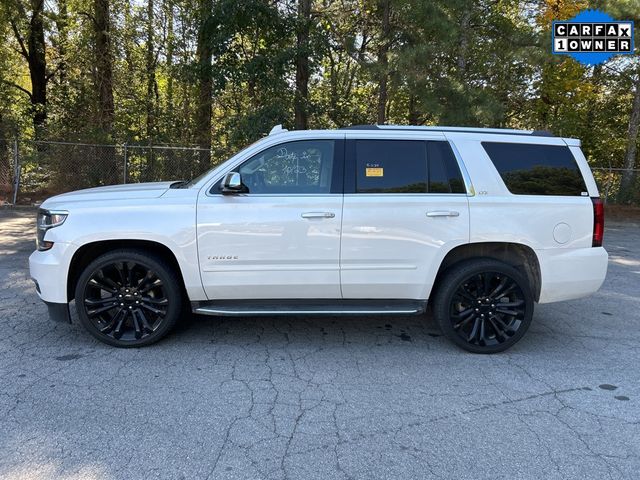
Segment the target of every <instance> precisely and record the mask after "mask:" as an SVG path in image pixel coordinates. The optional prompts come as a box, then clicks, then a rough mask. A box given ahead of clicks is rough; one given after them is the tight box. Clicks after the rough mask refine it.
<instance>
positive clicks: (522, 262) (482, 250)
mask: <svg viewBox="0 0 640 480" xmlns="http://www.w3.org/2000/svg"><path fill="white" fill-rule="evenodd" d="M472 258H492V259H495V260H499V261H501V262H504V263H506V264H508V265H511V266H513V267H515V268H517V269H518V270H520V271H521V272H523V273H524V274H525V276H526V277H527V279H528V280H529V285H530V286H531V290H532V293H533V298H534V299H535V301H538V300H539V298H540V288H541V285H542V276H541V272H540V262H539V260H538V256H537V255H536V253H535V251H534V250H533V249H532V248H531V247H529V246H528V245H524V244H521V243H511V242H474V243H465V244H463V245H458V246H456V247H454V248H452V249H451V250H450V251H449V252H447V254H446V255H445V256H444V258H443V259H442V262H441V263H440V267H439V268H438V272H437V273H436V277H435V280H434V283H433V288H432V291H434V290H435V289H436V288H437V285H438V282H439V280H440V279H441V277H442V275H443V274H444V272H445V271H447V270H448V269H449V268H451V267H452V266H453V265H457V264H459V263H460V262H463V261H465V260H469V259H472ZM432 296H433V295H430V297H432Z"/></svg>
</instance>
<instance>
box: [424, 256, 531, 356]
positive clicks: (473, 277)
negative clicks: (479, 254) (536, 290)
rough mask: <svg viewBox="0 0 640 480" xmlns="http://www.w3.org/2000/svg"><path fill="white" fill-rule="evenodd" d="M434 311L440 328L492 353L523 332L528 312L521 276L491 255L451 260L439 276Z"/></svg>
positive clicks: (471, 346)
mask: <svg viewBox="0 0 640 480" xmlns="http://www.w3.org/2000/svg"><path fill="white" fill-rule="evenodd" d="M433 312H434V316H435V318H436V320H437V322H438V324H439V325H440V328H441V329H442V331H443V333H444V334H445V335H446V336H447V337H448V338H449V339H450V340H451V341H453V343H455V344H456V345H458V346H459V347H461V348H463V349H465V350H467V351H470V352H474V353H496V352H501V351H504V350H506V349H507V348H510V347H511V346H513V345H514V344H515V343H516V342H517V341H518V340H520V339H521V338H522V336H523V335H524V334H525V332H526V331H527V329H528V328H529V325H530V324H531V318H532V316H533V295H532V293H531V287H530V285H529V282H528V281H527V278H526V276H524V275H523V274H522V273H520V272H519V271H518V270H517V269H515V268H514V267H512V266H510V265H507V264H505V263H503V262H500V261H497V260H493V259H478V260H469V261H465V262H463V263H461V264H458V265H454V266H453V267H451V268H450V269H449V270H447V271H446V272H445V274H444V275H443V276H442V278H441V280H440V281H439V285H438V286H437V290H436V294H435V297H434V302H433Z"/></svg>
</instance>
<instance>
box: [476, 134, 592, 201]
mask: <svg viewBox="0 0 640 480" xmlns="http://www.w3.org/2000/svg"><path fill="white" fill-rule="evenodd" d="M482 146H483V147H484V149H485V151H486V152H487V154H488V155H489V158H491V161H492V162H493V164H494V165H495V167H496V169H497V170H498V172H499V173H500V176H501V177H502V180H503V181H504V183H505V185H506V186H507V188H508V189H509V191H510V192H511V193H515V194H519V195H577V196H579V195H582V193H583V192H586V191H587V187H586V186H585V184H584V179H583V178H582V173H580V170H579V168H578V164H577V163H576V160H575V158H573V155H572V154H571V151H570V150H569V147H563V146H556V145H532V144H522V143H496V142H482Z"/></svg>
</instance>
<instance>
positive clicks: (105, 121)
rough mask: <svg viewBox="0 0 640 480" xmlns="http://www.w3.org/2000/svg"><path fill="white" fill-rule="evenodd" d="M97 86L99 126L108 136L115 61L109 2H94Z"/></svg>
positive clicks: (112, 103) (96, 0)
mask: <svg viewBox="0 0 640 480" xmlns="http://www.w3.org/2000/svg"><path fill="white" fill-rule="evenodd" d="M93 26H94V34H95V55H96V61H95V85H96V90H97V92H96V93H97V103H98V126H99V127H100V129H101V130H102V132H103V133H104V134H106V135H110V134H111V132H112V129H113V120H114V115H115V112H114V101H113V61H112V52H111V33H110V31H111V20H110V17H109V0H94V16H93Z"/></svg>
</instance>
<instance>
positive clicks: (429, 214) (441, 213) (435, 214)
mask: <svg viewBox="0 0 640 480" xmlns="http://www.w3.org/2000/svg"><path fill="white" fill-rule="evenodd" d="M459 216H460V212H456V211H446V210H436V211H434V212H427V217H459Z"/></svg>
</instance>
